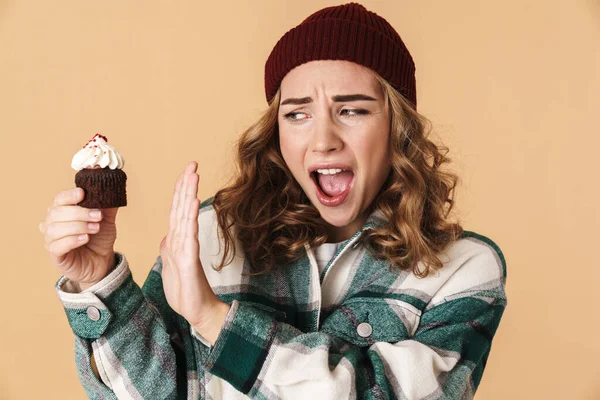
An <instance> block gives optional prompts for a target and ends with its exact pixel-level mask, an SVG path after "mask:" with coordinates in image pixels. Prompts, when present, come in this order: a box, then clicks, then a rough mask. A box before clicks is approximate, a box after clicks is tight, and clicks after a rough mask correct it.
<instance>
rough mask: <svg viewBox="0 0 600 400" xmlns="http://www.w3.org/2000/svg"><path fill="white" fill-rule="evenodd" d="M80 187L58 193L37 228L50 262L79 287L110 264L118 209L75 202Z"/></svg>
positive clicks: (80, 196)
mask: <svg viewBox="0 0 600 400" xmlns="http://www.w3.org/2000/svg"><path fill="white" fill-rule="evenodd" d="M83 196H84V193H83V189H81V188H75V189H70V190H65V191H63V192H60V193H58V194H57V195H56V197H55V198H54V201H53V204H52V206H50V207H49V208H48V212H47V214H46V219H45V221H44V222H42V223H40V225H39V229H40V232H42V233H43V234H44V235H45V248H46V250H47V251H48V252H49V253H50V259H51V261H52V264H53V265H54V266H55V267H56V268H58V269H59V271H60V272H61V273H62V274H63V275H65V276H66V277H67V278H69V279H70V280H72V281H75V282H78V283H79V284H80V286H81V290H84V289H86V288H87V287H89V286H92V285H93V284H94V283H96V282H99V281H100V280H101V279H102V278H104V277H105V276H106V275H108V273H109V272H110V270H111V269H112V268H113V267H114V258H115V256H114V254H115V253H114V247H113V246H114V243H115V240H116V238H117V228H116V225H115V219H116V216H117V211H118V208H106V209H103V210H93V209H88V208H84V207H80V206H78V205H77V204H78V203H79V202H81V201H82V200H83Z"/></svg>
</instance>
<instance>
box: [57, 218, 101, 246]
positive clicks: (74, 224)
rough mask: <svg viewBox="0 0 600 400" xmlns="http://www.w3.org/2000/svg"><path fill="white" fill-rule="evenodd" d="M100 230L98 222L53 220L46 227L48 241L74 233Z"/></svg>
mask: <svg viewBox="0 0 600 400" xmlns="http://www.w3.org/2000/svg"><path fill="white" fill-rule="evenodd" d="M99 230H100V224H99V223H97V222H85V221H68V222H53V223H52V224H49V225H48V226H47V228H46V243H47V244H48V245H49V244H50V243H52V242H54V241H56V240H60V239H62V238H65V237H67V236H73V235H83V234H87V233H89V234H94V233H98V231H99Z"/></svg>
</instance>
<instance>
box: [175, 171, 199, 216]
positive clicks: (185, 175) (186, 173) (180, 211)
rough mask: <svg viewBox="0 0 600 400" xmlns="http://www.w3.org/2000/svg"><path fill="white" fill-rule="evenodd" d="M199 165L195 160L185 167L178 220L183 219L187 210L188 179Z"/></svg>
mask: <svg viewBox="0 0 600 400" xmlns="http://www.w3.org/2000/svg"><path fill="white" fill-rule="evenodd" d="M197 167H198V164H196V163H195V162H194V161H191V162H189V163H188V165H187V166H186V167H185V171H184V173H183V186H182V190H180V191H179V204H178V208H177V221H181V216H182V215H183V213H184V211H185V208H184V204H185V203H184V202H185V192H186V190H187V184H188V180H189V177H190V175H191V174H192V173H194V172H195V170H196V168H197Z"/></svg>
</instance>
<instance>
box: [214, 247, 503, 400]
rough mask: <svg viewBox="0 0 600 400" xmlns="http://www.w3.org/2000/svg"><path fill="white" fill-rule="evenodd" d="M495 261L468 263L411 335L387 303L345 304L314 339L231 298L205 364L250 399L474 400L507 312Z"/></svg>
mask: <svg viewBox="0 0 600 400" xmlns="http://www.w3.org/2000/svg"><path fill="white" fill-rule="evenodd" d="M498 260H499V257H498V255H497V254H495V253H494V251H492V250H488V251H480V252H479V253H477V254H473V255H471V256H470V257H468V258H467V259H466V260H465V261H464V263H462V264H461V265H460V267H459V268H458V269H457V271H456V272H455V273H453V274H452V276H451V277H450V278H449V279H448V280H447V281H446V282H445V283H444V285H443V286H442V287H441V288H440V289H439V290H438V293H437V294H435V295H434V296H433V297H432V298H431V301H430V302H429V303H428V304H427V306H426V307H425V308H424V311H423V312H422V314H421V315H420V322H419V324H418V327H417V329H416V330H415V331H414V332H411V330H410V329H409V328H407V327H406V326H405V325H404V324H403V322H402V321H403V318H394V317H393V316H394V315H396V316H397V315H398V313H397V312H393V313H392V311H391V310H390V304H391V303H389V302H387V301H385V300H383V301H378V300H377V299H373V298H371V299H369V298H361V299H358V298H357V299H349V300H348V301H347V302H345V303H344V304H342V305H340V306H339V307H338V308H337V309H336V310H334V311H333V312H332V313H331V314H329V315H328V316H327V317H326V318H325V319H324V320H323V323H322V325H321V330H320V331H319V332H309V333H305V332H302V331H300V330H298V329H297V328H295V327H294V326H292V325H290V324H288V323H285V322H281V321H278V320H277V318H276V317H275V316H274V315H272V314H271V313H269V312H268V311H265V310H264V309H259V308H256V307H255V306H254V305H253V304H249V303H246V302H244V301H238V300H234V301H233V302H232V304H231V305H232V307H231V310H230V312H229V313H228V315H227V318H226V320H225V324H224V326H223V329H222V330H221V332H220V334H219V337H218V338H217V340H216V342H215V344H214V346H213V347H212V348H211V351H210V354H209V356H208V358H207V359H206V361H205V363H204V367H205V368H206V371H207V372H209V373H211V374H213V375H216V376H218V377H220V378H222V379H225V380H226V381H228V382H229V383H230V384H231V385H232V386H233V387H235V388H236V389H237V390H238V391H240V392H243V393H245V394H247V395H248V396H249V397H250V398H285V399H296V398H298V399H300V398H320V397H319V396H320V395H322V394H323V393H326V394H327V398H332V399H346V398H358V399H372V398H377V399H400V398H402V399H422V398H427V399H470V398H472V397H473V395H474V393H475V391H476V389H477V386H478V384H479V381H480V379H481V376H482V373H483V369H484V367H485V364H486V361H487V358H488V355H489V352H490V349H491V343H492V338H493V336H494V334H495V332H496V329H497V327H498V325H499V322H500V318H501V316H502V314H503V311H504V309H505V306H506V297H505V293H504V283H505V275H504V276H502V273H500V276H499V273H498V271H499V268H498ZM502 260H503V258H502ZM504 271H505V270H504ZM474 281H475V282H476V284H473V283H474ZM365 321H367V322H365ZM368 321H370V322H371V323H368ZM361 325H362V328H361V327H360V326H361Z"/></svg>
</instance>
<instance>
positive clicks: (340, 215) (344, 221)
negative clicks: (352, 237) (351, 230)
mask: <svg viewBox="0 0 600 400" xmlns="http://www.w3.org/2000/svg"><path fill="white" fill-rule="evenodd" d="M316 207H317V210H318V211H319V214H321V218H323V220H324V221H325V222H327V223H328V224H329V225H331V226H335V227H336V228H343V227H346V226H348V225H350V224H351V223H352V222H353V221H354V220H355V219H356V215H355V213H354V212H350V211H348V210H347V209H344V208H345V207H339V208H337V209H330V208H328V207H324V206H322V205H321V204H318V205H316Z"/></svg>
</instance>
